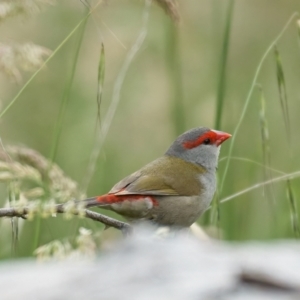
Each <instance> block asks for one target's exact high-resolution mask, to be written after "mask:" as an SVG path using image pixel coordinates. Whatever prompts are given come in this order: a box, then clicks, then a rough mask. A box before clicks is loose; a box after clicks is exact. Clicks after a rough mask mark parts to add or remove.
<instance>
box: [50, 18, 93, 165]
mask: <svg viewBox="0 0 300 300" xmlns="http://www.w3.org/2000/svg"><path fill="white" fill-rule="evenodd" d="M88 17H89V13H88V14H87V15H86V17H85V18H84V19H83V22H82V24H81V25H82V26H81V31H80V33H79V37H78V42H77V46H76V49H75V55H74V59H73V64H72V68H71V73H70V77H69V80H68V83H67V84H66V87H65V90H64V93H63V96H62V100H61V104H60V109H59V114H58V117H57V120H56V124H55V129H54V136H53V142H52V147H51V152H50V161H51V162H53V161H54V160H55V157H56V155H57V148H58V144H59V139H60V136H61V131H62V125H63V120H64V118H65V114H66V111H67V107H68V104H69V100H70V93H71V88H72V84H73V81H74V76H75V72H76V67H77V61H78V56H79V51H80V48H81V44H82V39H83V36H84V32H85V26H86V23H87V20H88ZM50 167H51V166H50Z"/></svg>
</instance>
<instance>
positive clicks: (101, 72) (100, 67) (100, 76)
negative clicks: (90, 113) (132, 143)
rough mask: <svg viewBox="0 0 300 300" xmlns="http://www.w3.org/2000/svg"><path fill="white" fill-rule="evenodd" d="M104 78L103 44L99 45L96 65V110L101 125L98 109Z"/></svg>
mask: <svg viewBox="0 0 300 300" xmlns="http://www.w3.org/2000/svg"><path fill="white" fill-rule="evenodd" d="M104 78H105V52H104V44H103V43H101V53H100V60H99V65H98V90H97V108H98V120H99V124H100V123H101V122H100V121H101V114H100V108H101V102H102V94H103V85H104Z"/></svg>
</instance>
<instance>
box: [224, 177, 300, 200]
mask: <svg viewBox="0 0 300 300" xmlns="http://www.w3.org/2000/svg"><path fill="white" fill-rule="evenodd" d="M298 177H300V171H296V172H292V173H289V174H284V175H281V176H278V177H274V178H272V179H269V180H266V181H263V182H259V183H256V184H254V185H252V186H250V187H247V188H246V189H243V190H241V191H239V192H237V193H234V194H232V195H230V196H227V197H225V198H223V199H221V200H220V203H224V202H227V201H230V200H232V199H234V198H237V197H239V196H241V195H244V194H247V193H249V192H251V191H253V190H256V189H258V188H261V187H264V186H266V185H269V184H272V183H276V182H281V181H285V180H287V179H289V180H292V179H295V178H298Z"/></svg>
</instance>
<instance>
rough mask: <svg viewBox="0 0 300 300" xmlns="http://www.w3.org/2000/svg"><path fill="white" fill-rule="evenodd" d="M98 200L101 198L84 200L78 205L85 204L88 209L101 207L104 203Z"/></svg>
mask: <svg viewBox="0 0 300 300" xmlns="http://www.w3.org/2000/svg"><path fill="white" fill-rule="evenodd" d="M98 198H99V197H91V198H87V199H84V200H80V201H78V203H83V204H84V206H85V207H86V208H88V207H94V206H101V204H102V203H101V202H99V200H98Z"/></svg>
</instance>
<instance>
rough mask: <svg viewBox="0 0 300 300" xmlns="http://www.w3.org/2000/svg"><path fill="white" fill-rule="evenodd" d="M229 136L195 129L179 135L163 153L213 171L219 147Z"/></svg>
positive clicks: (215, 131) (201, 128) (216, 162)
mask: <svg viewBox="0 0 300 300" xmlns="http://www.w3.org/2000/svg"><path fill="white" fill-rule="evenodd" d="M229 137H231V135H230V134H229V133H226V132H222V131H217V130H213V129H210V128H207V127H197V128H193V129H190V130H188V131H186V132H185V133H183V134H181V135H180V136H179V137H178V138H177V139H176V140H175V141H174V142H173V144H172V145H171V146H170V148H169V149H168V150H167V152H166V153H165V154H166V155H170V156H175V157H179V158H182V159H184V160H185V161H188V162H191V163H195V164H198V165H201V166H202V167H204V168H205V169H207V170H208V171H210V170H211V171H215V170H216V168H217V165H218V156H219V152H220V145H221V144H222V143H223V142H224V141H225V140H227V139H228V138H229Z"/></svg>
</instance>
